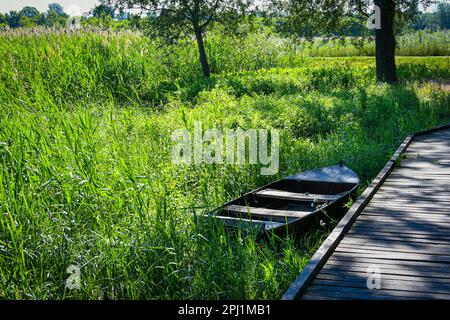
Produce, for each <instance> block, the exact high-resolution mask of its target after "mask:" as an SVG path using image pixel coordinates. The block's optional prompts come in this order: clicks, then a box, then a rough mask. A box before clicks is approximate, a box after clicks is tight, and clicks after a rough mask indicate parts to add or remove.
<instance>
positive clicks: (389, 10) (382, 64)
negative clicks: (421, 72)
mask: <svg viewBox="0 0 450 320" xmlns="http://www.w3.org/2000/svg"><path fill="white" fill-rule="evenodd" d="M375 5H377V6H378V7H379V8H380V15H381V16H380V23H381V29H376V30H375V56H376V66H377V81H381V82H389V83H394V82H397V69H396V66H395V36H394V15H395V2H394V0H375Z"/></svg>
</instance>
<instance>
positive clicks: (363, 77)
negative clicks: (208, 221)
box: [0, 30, 450, 299]
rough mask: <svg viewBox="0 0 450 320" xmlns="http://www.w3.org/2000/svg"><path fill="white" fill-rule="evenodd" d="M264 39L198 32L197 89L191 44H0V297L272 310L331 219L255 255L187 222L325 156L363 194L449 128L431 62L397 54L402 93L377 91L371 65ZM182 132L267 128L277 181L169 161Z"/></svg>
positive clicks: (35, 38) (20, 38) (21, 38)
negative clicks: (72, 284)
mask: <svg viewBox="0 0 450 320" xmlns="http://www.w3.org/2000/svg"><path fill="white" fill-rule="evenodd" d="M252 37H255V38H254V39H252ZM261 37H262V38H261ZM265 37H266V35H253V36H252V35H251V34H250V35H248V38H247V39H248V41H243V42H239V41H240V40H239V39H236V38H234V37H230V38H222V37H220V36H219V35H211V37H210V38H209V39H207V42H208V46H209V48H210V52H211V59H212V61H214V62H213V65H214V67H215V68H216V72H217V73H216V74H215V75H214V76H213V77H212V78H211V79H209V80H205V79H203V77H202V76H201V71H200V70H199V67H197V66H196V64H195V65H194V66H193V65H192V63H191V62H192V61H193V60H194V59H195V57H196V48H195V45H194V44H193V43H192V42H181V43H179V44H178V45H175V46H170V47H168V46H165V45H164V44H161V43H158V42H155V41H153V40H149V39H148V38H145V37H143V36H141V35H139V34H136V33H131V32H119V33H114V32H104V31H103V32H88V31H78V32H72V33H66V32H62V31H54V32H49V31H44V30H36V31H34V32H33V33H31V32H28V31H26V30H18V31H17V30H16V31H8V32H6V33H2V34H1V35H0V55H1V56H2V57H4V59H1V60H0V101H2V104H1V105H0V114H1V117H0V208H1V214H0V298H5V299H14V298H21V299H69V298H86V299H104V298H110V299H125V298H127V299H174V298H178V299H181V298H186V299H193V298H197V299H204V298H212V299H226V298H234V299H236V298H250V299H255V298H258V299H266V298H268V299H276V298H279V297H280V296H281V294H282V293H283V291H284V290H285V289H286V288H287V286H288V285H289V283H290V282H291V281H292V280H293V279H294V278H295V277H296V276H297V275H298V273H299V272H300V270H301V269H302V268H303V267H304V265H305V264H306V263H307V261H308V259H309V257H311V255H312V254H313V253H314V251H315V250H316V248H317V247H318V246H319V245H320V243H321V241H323V239H324V238H325V237H326V235H327V234H328V233H329V232H330V230H331V229H332V227H333V224H330V225H327V226H326V227H325V228H321V229H319V230H316V231H312V232H310V233H308V234H306V235H305V236H304V237H303V238H301V239H300V240H298V241H294V239H292V238H290V237H286V238H283V239H269V240H268V241H267V242H264V241H260V240H256V239H255V237H254V235H253V234H251V233H250V234H246V233H244V232H237V233H229V232H225V230H223V228H220V227H219V226H217V227H212V226H211V225H205V224H204V223H201V222H200V223H198V222H197V219H196V217H197V216H198V215H200V214H202V213H203V212H206V211H207V210H209V209H211V208H214V207H216V206H218V205H221V204H222V203H223V202H225V201H227V200H230V199H232V198H234V197H237V196H239V195H240V194H241V193H242V192H245V191H248V190H251V189H253V188H255V187H258V186H261V185H262V184H263V183H267V182H269V181H273V180H275V179H277V178H279V177H281V176H285V175H287V174H292V173H295V172H299V171H302V170H304V169H308V168H313V167H317V166H321V165H329V164H334V163H337V162H338V161H339V160H340V159H344V160H345V162H346V163H347V165H349V166H350V167H352V168H354V169H355V170H356V171H357V172H358V174H359V175H360V176H361V177H362V179H363V181H364V182H365V183H368V182H370V180H371V179H372V178H373V177H374V176H375V175H376V174H377V172H378V171H379V170H380V169H381V168H382V167H383V166H384V164H385V162H386V161H387V160H388V159H389V157H390V155H391V154H392V152H393V151H394V150H395V149H396V148H397V146H398V144H399V143H400V142H401V141H402V140H403V139H404V137H405V136H406V135H407V134H409V133H411V132H414V131H418V130H421V129H425V128H429V127H432V126H435V125H438V124H442V123H445V122H448V121H449V120H450V119H449V115H450V109H449V105H450V103H449V99H450V98H449V93H448V91H446V90H445V88H441V87H440V86H439V82H443V83H448V82H449V81H450V76H449V73H448V57H433V58H431V57H423V58H418V57H400V58H398V60H397V64H398V70H399V78H400V79H402V82H401V83H399V84H397V85H395V86H389V85H378V84H375V83H374V81H373V80H374V79H373V78H374V75H373V69H374V67H375V66H374V59H373V58H371V57H353V58H338V59H334V58H307V57H299V56H298V51H295V50H293V49H292V48H291V47H290V46H286V45H285V43H283V42H279V41H278V40H277V39H276V38H273V37H268V38H265ZM262 39H267V41H263V40H262ZM238 44H239V46H240V47H239V50H237V52H236V53H234V54H233V52H234V49H236V48H237V47H238ZM30 66H32V67H30ZM429 80H434V82H429ZM195 121H202V123H203V127H204V128H205V129H206V128H212V127H216V128H219V129H226V128H236V127H241V128H244V129H245V128H279V129H280V130H281V137H280V141H281V151H280V172H279V173H278V174H277V175H276V176H269V177H267V176H260V175H259V174H258V173H259V170H258V169H259V168H258V166H257V165H256V166H255V165H249V164H246V165H242V166H232V165H218V164H217V165H212V166H208V165H198V166H194V165H192V166H188V165H184V166H183V165H176V164H174V163H172V161H171V159H170V150H171V148H172V144H173V143H172V142H171V139H170V136H171V132H172V131H173V130H174V129H178V128H187V129H188V130H193V124H194V122H195ZM72 264H74V265H78V266H81V290H79V291H78V290H68V289H66V288H65V280H66V279H67V277H68V276H69V274H67V273H66V269H67V267H68V266H69V265H72Z"/></svg>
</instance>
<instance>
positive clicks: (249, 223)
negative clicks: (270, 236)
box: [209, 216, 285, 230]
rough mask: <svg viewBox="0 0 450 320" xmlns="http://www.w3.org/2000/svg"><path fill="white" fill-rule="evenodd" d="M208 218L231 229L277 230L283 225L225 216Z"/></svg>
mask: <svg viewBox="0 0 450 320" xmlns="http://www.w3.org/2000/svg"><path fill="white" fill-rule="evenodd" d="M209 218H214V219H217V220H219V221H221V222H223V223H224V224H226V225H228V226H232V227H238V226H244V227H255V228H258V227H263V228H264V229H265V230H270V229H272V228H278V227H281V226H283V225H285V224H284V223H280V222H275V221H264V220H252V219H244V218H237V217H227V216H209Z"/></svg>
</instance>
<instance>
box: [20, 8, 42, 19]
mask: <svg viewBox="0 0 450 320" xmlns="http://www.w3.org/2000/svg"><path fill="white" fill-rule="evenodd" d="M20 14H21V15H22V16H25V17H27V18H36V17H37V16H39V11H38V9H36V8H35V7H28V6H26V7H23V8H22V10H20Z"/></svg>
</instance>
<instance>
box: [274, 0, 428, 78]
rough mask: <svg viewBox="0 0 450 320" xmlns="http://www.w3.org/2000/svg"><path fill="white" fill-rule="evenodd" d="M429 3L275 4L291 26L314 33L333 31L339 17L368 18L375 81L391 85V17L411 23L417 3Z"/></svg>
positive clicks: (346, 0)
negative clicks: (305, 28)
mask: <svg viewBox="0 0 450 320" xmlns="http://www.w3.org/2000/svg"><path fill="white" fill-rule="evenodd" d="M275 1H277V0H275ZM281 1H283V0H281ZM431 2H432V1H431V0H409V1H408V0H374V1H373V4H374V5H375V7H373V6H372V5H371V4H372V3H371V1H368V0H314V1H310V0H287V5H286V3H285V2H284V1H283V2H278V3H277V4H278V6H279V7H282V8H284V7H286V9H287V11H288V14H289V16H288V20H289V24H290V26H291V27H292V26H295V25H296V24H298V26H304V25H305V24H306V25H307V26H309V27H310V29H312V30H314V31H315V32H317V31H319V32H331V31H333V30H337V29H338V28H339V26H340V22H341V21H342V18H343V17H346V16H351V17H355V16H359V17H365V18H366V19H369V21H370V23H369V24H368V25H369V26H370V27H372V28H374V29H375V48H376V49H375V56H376V74H377V80H378V81H381V82H389V83H393V82H396V81H397V71H396V65H395V47H396V42H395V23H394V22H395V17H397V19H401V20H411V19H412V18H413V17H414V16H415V15H417V12H418V5H419V3H421V4H422V5H423V6H425V7H426V6H428V5H429V4H430V3H431ZM374 9H375V10H374ZM374 22H375V23H374ZM298 26H297V27H298Z"/></svg>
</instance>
